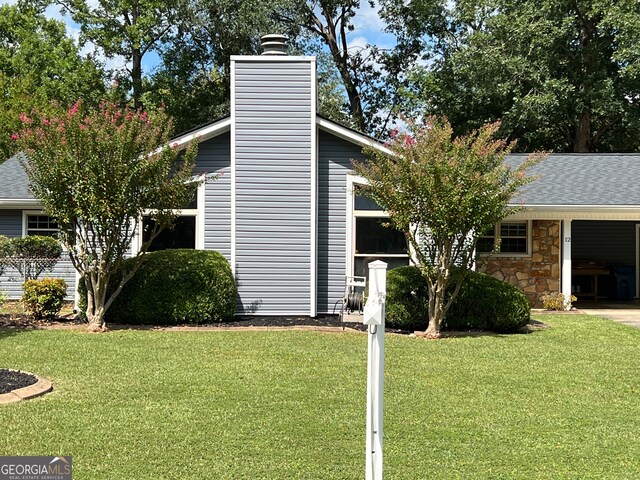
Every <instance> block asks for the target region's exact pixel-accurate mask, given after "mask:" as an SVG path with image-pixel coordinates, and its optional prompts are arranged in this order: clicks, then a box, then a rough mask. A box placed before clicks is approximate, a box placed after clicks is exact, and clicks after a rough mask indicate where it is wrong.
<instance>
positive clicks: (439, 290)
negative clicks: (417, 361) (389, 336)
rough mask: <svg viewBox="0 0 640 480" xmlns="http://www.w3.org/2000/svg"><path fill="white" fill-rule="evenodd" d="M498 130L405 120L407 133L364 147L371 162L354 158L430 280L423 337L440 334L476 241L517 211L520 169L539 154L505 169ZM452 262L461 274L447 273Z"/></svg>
mask: <svg viewBox="0 0 640 480" xmlns="http://www.w3.org/2000/svg"><path fill="white" fill-rule="evenodd" d="M498 128H499V123H492V124H488V125H485V126H484V127H482V128H480V129H479V130H477V131H474V132H472V133H471V134H469V135H465V136H460V137H457V138H454V137H453V131H452V128H451V125H450V124H449V122H448V121H447V120H444V119H441V118H435V117H429V118H427V119H426V121H425V122H424V124H423V125H420V124H416V123H411V122H408V131H405V132H397V131H394V132H393V133H392V135H391V136H390V140H389V142H388V143H387V144H386V148H385V149H384V150H381V149H373V148H371V149H368V150H367V151H366V153H367V156H368V158H369V160H368V161H366V162H356V163H355V164H354V170H355V172H356V173H357V174H359V175H361V176H363V177H365V178H366V179H367V180H368V183H369V185H368V186H367V187H366V188H364V189H363V190H364V193H365V194H367V195H369V196H370V197H371V198H372V199H374V200H375V201H376V202H377V203H378V204H379V205H380V206H381V207H382V208H384V209H385V210H386V211H387V212H388V213H389V220H390V223H391V224H392V225H393V226H394V227H395V228H397V229H399V230H401V231H403V232H404V234H405V237H406V239H407V243H408V245H409V247H410V250H411V256H412V259H413V261H414V263H415V264H416V266H418V267H419V268H420V271H421V273H422V276H423V277H424V279H425V281H426V283H427V285H428V289H429V312H428V315H429V326H428V328H427V331H426V334H427V336H428V337H439V336H440V327H441V325H442V321H443V319H444V317H445V315H446V313H447V310H448V309H449V307H450V306H451V304H452V302H453V300H454V298H455V297H456V295H457V294H458V291H459V290H460V286H461V285H462V281H463V279H464V272H465V271H466V270H468V269H469V268H471V266H472V264H473V262H474V261H475V254H474V253H475V248H476V243H477V241H478V239H479V238H480V237H481V236H482V235H483V234H484V232H486V231H487V230H488V229H489V228H493V227H494V226H495V225H496V224H497V223H499V222H500V221H501V220H503V219H504V218H505V217H507V216H508V215H509V214H511V213H514V212H515V210H517V208H518V207H514V206H511V202H512V199H513V197H514V195H515V194H516V192H517V191H518V190H519V189H520V188H521V187H522V186H524V185H526V184H527V183H529V182H531V181H532V180H533V178H532V177H530V176H527V175H526V171H527V170H528V169H529V168H530V167H531V166H533V165H534V164H536V163H537V162H539V161H540V160H541V159H542V158H544V156H545V154H533V155H531V156H529V157H528V158H527V159H526V160H525V161H524V162H522V163H520V164H519V165H518V166H516V167H514V168H511V167H510V166H509V165H507V164H506V163H505V158H506V156H507V155H508V154H509V153H510V152H511V151H512V148H513V146H514V144H513V143H507V142H506V141H504V140H501V139H497V138H496V133H497V132H498ZM454 267H463V268H462V269H460V271H461V272H462V273H461V274H460V275H452V271H453V269H454Z"/></svg>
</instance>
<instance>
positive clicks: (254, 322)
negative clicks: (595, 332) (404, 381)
mask: <svg viewBox="0 0 640 480" xmlns="http://www.w3.org/2000/svg"><path fill="white" fill-rule="evenodd" d="M86 325H87V324H86V322H83V321H82V320H79V319H77V318H76V317H75V315H74V314H69V315H65V316H62V317H59V318H57V319H55V320H35V319H33V318H31V317H29V316H28V315H21V314H0V328H8V329H50V328H54V329H56V328H59V329H83V328H85V327H86ZM108 327H109V329H110V330H122V329H138V330H165V329H174V330H175V329H177V330H185V329H217V328H221V329H228V328H242V327H246V328H256V327H258V328H267V329H268V328H295V327H312V328H313V327H315V328H325V327H333V328H348V329H351V330H358V331H362V332H365V331H367V327H366V325H363V324H362V323H360V322H344V323H343V322H341V321H340V318H339V317H338V316H337V315H327V316H324V317H318V318H309V317H236V318H235V319H234V321H232V322H219V323H210V324H205V325H178V326H162V325H122V324H117V323H109V324H108ZM546 327H547V325H546V324H544V323H542V322H540V321H537V320H533V319H532V320H531V321H530V323H529V325H527V326H526V327H525V328H524V329H523V333H525V332H531V331H535V330H540V329H543V328H546ZM385 332H387V333H395V334H401V335H409V334H413V333H414V332H409V331H406V330H399V329H395V328H385ZM442 333H443V337H456V336H468V335H472V336H476V335H487V334H488V335H495V334H494V333H492V332H481V331H465V332H447V331H443V332H442Z"/></svg>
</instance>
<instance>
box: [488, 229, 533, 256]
mask: <svg viewBox="0 0 640 480" xmlns="http://www.w3.org/2000/svg"><path fill="white" fill-rule="evenodd" d="M499 231H500V251H499V253H527V223H526V222H524V223H501V224H500V228H499ZM495 241H496V238H495V230H493V229H492V230H490V231H488V232H487V233H486V234H485V235H483V236H482V237H480V238H479V239H478V243H477V245H476V250H477V251H478V252H480V253H489V252H492V251H493V247H494V245H495Z"/></svg>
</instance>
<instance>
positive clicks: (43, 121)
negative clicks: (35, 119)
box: [42, 118, 51, 125]
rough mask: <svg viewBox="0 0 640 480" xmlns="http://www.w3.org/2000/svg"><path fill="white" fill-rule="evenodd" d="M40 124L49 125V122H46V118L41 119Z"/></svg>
mask: <svg viewBox="0 0 640 480" xmlns="http://www.w3.org/2000/svg"><path fill="white" fill-rule="evenodd" d="M42 124H43V125H51V122H50V121H49V120H47V119H46V118H43V119H42Z"/></svg>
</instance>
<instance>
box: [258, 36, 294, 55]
mask: <svg viewBox="0 0 640 480" xmlns="http://www.w3.org/2000/svg"><path fill="white" fill-rule="evenodd" d="M287 40H289V37H287V36H286V35H280V34H277V33H272V34H270V35H264V36H262V37H260V46H261V47H262V55H287V50H288V45H287Z"/></svg>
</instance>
